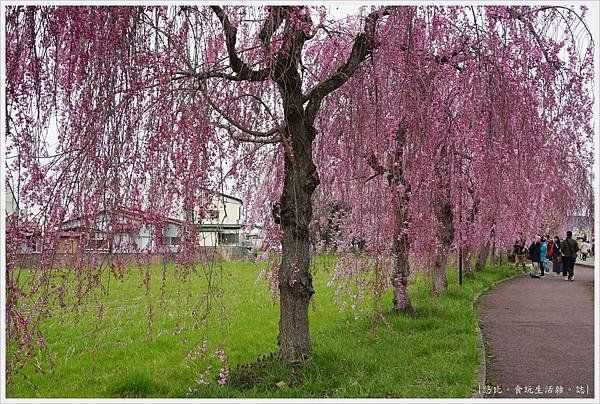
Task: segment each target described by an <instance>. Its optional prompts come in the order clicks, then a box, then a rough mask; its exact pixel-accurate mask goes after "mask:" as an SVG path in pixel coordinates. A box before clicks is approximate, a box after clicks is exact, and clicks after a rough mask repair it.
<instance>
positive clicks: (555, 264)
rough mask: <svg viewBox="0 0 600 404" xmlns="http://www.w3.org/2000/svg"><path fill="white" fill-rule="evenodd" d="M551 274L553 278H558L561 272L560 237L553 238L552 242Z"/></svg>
mask: <svg viewBox="0 0 600 404" xmlns="http://www.w3.org/2000/svg"><path fill="white" fill-rule="evenodd" d="M552 244H553V246H552V272H553V273H554V276H559V274H560V273H561V272H562V258H561V256H560V255H561V254H560V237H558V236H554V241H553V242H552Z"/></svg>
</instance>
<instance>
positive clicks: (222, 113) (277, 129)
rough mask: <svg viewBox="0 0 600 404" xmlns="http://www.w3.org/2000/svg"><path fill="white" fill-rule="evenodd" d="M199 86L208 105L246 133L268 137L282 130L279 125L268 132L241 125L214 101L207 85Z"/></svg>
mask: <svg viewBox="0 0 600 404" xmlns="http://www.w3.org/2000/svg"><path fill="white" fill-rule="evenodd" d="M198 88H199V89H200V92H201V93H202V95H203V96H204V99H205V100H206V102H207V103H208V105H210V106H211V107H212V109H214V110H215V111H216V112H217V113H218V114H219V115H221V116H222V117H223V118H225V120H226V121H227V122H229V123H230V124H231V125H232V126H234V127H236V128H237V129H239V130H241V131H242V132H244V133H247V134H248V135H251V136H254V137H258V138H267V137H272V136H274V135H275V134H277V133H279V132H281V130H282V128H283V127H282V126H278V127H276V128H273V129H271V130H269V131H267V132H259V131H255V130H252V129H249V128H246V127H245V126H243V125H241V124H240V123H238V122H237V121H236V120H235V119H233V117H231V115H229V114H228V113H227V112H225V111H223V110H222V109H221V108H219V106H218V105H217V104H215V103H214V102H213V100H212V99H211V98H210V96H209V95H208V92H207V91H206V87H205V86H203V85H202V84H200V85H199V86H198Z"/></svg>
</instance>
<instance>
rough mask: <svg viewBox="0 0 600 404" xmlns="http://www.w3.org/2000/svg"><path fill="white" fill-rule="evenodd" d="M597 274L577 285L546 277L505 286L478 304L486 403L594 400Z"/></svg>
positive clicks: (578, 277) (582, 276)
mask: <svg viewBox="0 0 600 404" xmlns="http://www.w3.org/2000/svg"><path fill="white" fill-rule="evenodd" d="M593 287H594V268H593V267H583V266H579V265H576V266H575V279H574V281H573V282H571V281H565V280H564V277H562V276H560V277H555V276H553V275H552V274H549V275H548V274H547V275H546V276H544V277H543V278H541V279H533V278H531V277H529V275H523V276H519V277H516V278H513V279H510V280H508V281H505V282H502V283H500V284H499V285H498V286H497V287H496V288H495V289H493V290H492V291H490V292H489V293H487V294H486V295H484V296H482V297H481V298H480V299H479V305H478V308H477V314H478V316H479V319H480V325H481V328H482V331H483V336H484V342H485V345H486V355H487V360H486V364H487V369H486V385H485V386H480V390H481V393H482V396H483V397H493V398H505V397H506V398H550V397H559V398H588V399H589V398H593V397H594V300H593V297H594V295H593Z"/></svg>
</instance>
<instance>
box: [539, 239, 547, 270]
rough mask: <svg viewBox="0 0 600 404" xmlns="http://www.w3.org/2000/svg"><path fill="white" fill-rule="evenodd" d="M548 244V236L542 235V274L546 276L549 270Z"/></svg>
mask: <svg viewBox="0 0 600 404" xmlns="http://www.w3.org/2000/svg"><path fill="white" fill-rule="evenodd" d="M547 264H548V244H546V237H542V239H541V242H540V276H544V275H545V273H546V272H548V265H547Z"/></svg>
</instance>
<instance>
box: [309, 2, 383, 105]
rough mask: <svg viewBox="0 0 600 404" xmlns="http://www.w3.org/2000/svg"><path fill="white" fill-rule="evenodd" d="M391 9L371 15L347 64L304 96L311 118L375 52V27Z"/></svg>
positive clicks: (355, 42) (356, 40)
mask: <svg viewBox="0 0 600 404" xmlns="http://www.w3.org/2000/svg"><path fill="white" fill-rule="evenodd" d="M390 9H391V8H390V7H385V8H383V9H380V10H378V11H374V12H372V13H371V14H369V15H368V16H367V18H366V20H365V27H364V29H363V32H361V33H360V34H358V35H357V36H356V38H355V39H354V44H353V46H352V51H351V52H350V56H349V57H348V60H347V61H346V63H344V64H343V65H342V66H340V67H339V68H338V69H337V70H336V71H335V73H333V74H332V75H331V76H329V77H328V78H327V79H325V80H323V81H322V82H321V83H319V84H317V85H316V86H315V87H313V89H312V90H310V91H309V92H308V94H305V95H303V96H302V102H303V103H305V102H307V101H308V102H309V104H308V106H307V108H306V109H307V113H308V115H309V116H313V115H316V112H317V110H318V108H319V105H320V104H321V101H322V100H323V98H324V97H325V96H326V95H327V94H329V93H331V92H332V91H335V90H337V89H338V88H339V87H340V86H342V85H343V84H344V83H345V82H346V81H348V79H349V78H350V76H352V74H353V73H354V72H355V71H356V69H357V68H358V66H359V65H360V63H361V62H362V61H363V60H365V58H366V57H367V55H369V54H371V53H372V52H373V50H374V49H375V47H376V46H377V45H376V43H375V26H376V25H377V20H379V18H381V17H382V16H384V15H388V14H389V12H390Z"/></svg>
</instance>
